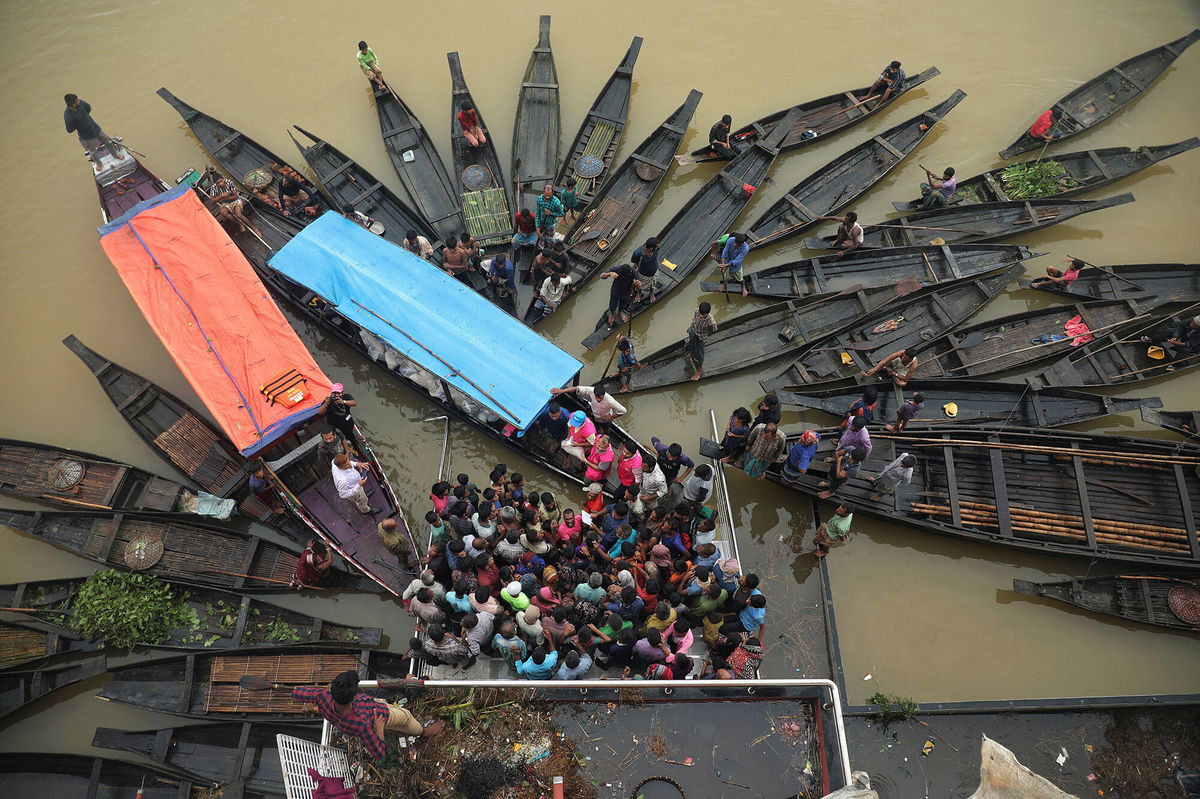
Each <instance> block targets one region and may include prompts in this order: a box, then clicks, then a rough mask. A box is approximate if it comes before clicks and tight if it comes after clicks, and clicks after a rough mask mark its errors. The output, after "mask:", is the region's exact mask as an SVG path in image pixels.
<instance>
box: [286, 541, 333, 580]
mask: <svg viewBox="0 0 1200 799" xmlns="http://www.w3.org/2000/svg"><path fill="white" fill-rule="evenodd" d="M331 568H333V555H332V554H330V552H329V547H327V546H325V544H324V543H323V542H321V541H315V540H313V539H311V538H310V539H308V543H307V544H305V546H304V551H303V552H301V553H300V559H299V560H297V561H296V569H295V571H293V572H292V583H291V586H292V588H317V587H318V586H320V585H321V583H323V582H325V577H326V576H327V575H328V574H329V570H330V569H331Z"/></svg>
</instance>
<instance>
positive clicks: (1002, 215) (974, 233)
mask: <svg viewBox="0 0 1200 799" xmlns="http://www.w3.org/2000/svg"><path fill="white" fill-rule="evenodd" d="M1131 202H1133V195H1132V194H1120V195H1117V196H1116V197H1105V198H1104V199H1102V200H1023V201H1017V202H1008V203H980V204H979V205H964V206H962V207H959V206H954V205H951V206H949V207H946V208H935V209H934V210H932V211H921V212H920V213H916V214H910V215H908V216H902V217H899V218H897V219H889V220H887V221H886V222H880V223H879V224H876V225H863V234H864V235H863V243H862V245H861V247H860V249H872V248H879V247H907V246H910V245H913V244H929V243H931V242H933V240H934V239H941V240H942V241H945V242H947V243H949V244H961V243H965V242H971V241H995V240H996V239H1004V238H1008V237H1009V236H1018V235H1024V234H1026V233H1030V232H1032V231H1035V230H1041V229H1042V228H1044V227H1049V226H1050V225H1056V224H1058V223H1059V222H1066V221H1067V220H1068V219H1074V218H1075V217H1077V216H1080V215H1081V214H1087V213H1091V212H1092V211H1099V210H1101V209H1103V208H1112V207H1113V206H1116V205H1124V204H1125V203H1131ZM834 238H835V236H832V235H831V236H822V237H820V238H811V237H810V238H806V239H805V240H804V246H805V247H807V248H809V249H810V250H826V249H830V248H831V247H832V245H833V241H834Z"/></svg>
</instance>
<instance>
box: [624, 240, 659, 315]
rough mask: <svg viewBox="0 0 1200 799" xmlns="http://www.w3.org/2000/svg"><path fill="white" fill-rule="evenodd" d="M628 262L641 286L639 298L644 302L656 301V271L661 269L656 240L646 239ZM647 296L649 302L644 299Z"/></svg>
mask: <svg viewBox="0 0 1200 799" xmlns="http://www.w3.org/2000/svg"><path fill="white" fill-rule="evenodd" d="M629 262H630V263H631V264H633V267H634V268H635V269H637V274H638V283H640V284H641V289H642V291H641V298H642V300H643V301H646V302H654V301H655V300H656V299H658V297H657V295H656V294H655V292H656V291H657V290H658V270H659V269H660V268H661V267H662V256H661V255H659V253H658V239H657V238H656V237H654V236H651V237H650V238H648V239H646V243H645V244H643V245H642V246H641V247H638V248H637V249H636V250H634V251H633V255H631V256H629ZM647 296H649V300H646V297H647Z"/></svg>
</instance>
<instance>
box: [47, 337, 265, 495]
mask: <svg viewBox="0 0 1200 799" xmlns="http://www.w3.org/2000/svg"><path fill="white" fill-rule="evenodd" d="M63 344H66V345H67V349H69V350H71V352H73V353H75V354H76V355H78V356H79V359H80V360H81V361H83V362H84V363H85V364H86V365H87V367H88V369H90V370H91V371H92V376H93V377H95V378H96V381H97V382H98V383H99V384H100V387H101V388H102V389H103V390H104V393H105V394H107V395H108V398H109V400H111V401H112V403H113V405H115V406H116V408H117V412H118V413H120V414H121V417H122V418H123V419H125V421H126V422H128V423H129V426H130V427H132V428H133V431H134V432H135V433H137V434H138V437H139V438H141V439H142V441H144V442H146V444H147V446H149V447H150V448H151V449H152V450H154V452H155V454H157V455H158V456H159V457H160V458H162V459H163V460H165V461H166V462H167V463H170V464H171V465H172V466H174V467H175V468H176V469H177V470H178V471H179V472H181V473H182V474H184V475H186V476H187V478H188V482H189V483H190V484H191V485H193V486H196V487H199V488H202V489H204V490H205V491H207V492H209V493H210V494H215V495H217V496H218V497H231V496H234V495H235V494H237V493H238V492H239V491H240V490H241V489H242V488H243V487H244V486H245V485H246V481H247V474H246V470H245V458H243V457H242V456H241V454H240V453H238V451H237V450H236V449H234V447H233V445H232V444H231V443H229V440H228V439H227V438H225V435H224V434H223V433H222V432H221V431H220V430H218V429H217V428H216V426H214V425H213V424H212V422H210V421H208V419H206V418H205V417H203V416H201V415H200V414H198V413H195V412H194V411H193V410H192V409H191V408H190V407H188V405H187V404H186V403H185V402H183V400H181V399H179V398H178V397H176V396H175V395H174V394H171V393H169V392H168V391H166V390H165V389H163V388H162V387H160V386H158V385H156V384H155V383H152V382H151V381H149V380H147V379H146V378H144V377H142V376H141V375H139V374H137V373H136V372H133V371H131V370H130V369H127V368H125V367H124V366H121V365H120V364H116V363H113V362H112V361H110V360H107V359H106V358H103V357H101V356H100V355H99V354H98V353H97V352H95V351H94V350H92V349H89V348H88V347H87V346H86V345H85V344H84V343H83V342H82V341H80V340H79V339H77V338H75V336H73V335H72V336H67V337H66V338H65V339H63Z"/></svg>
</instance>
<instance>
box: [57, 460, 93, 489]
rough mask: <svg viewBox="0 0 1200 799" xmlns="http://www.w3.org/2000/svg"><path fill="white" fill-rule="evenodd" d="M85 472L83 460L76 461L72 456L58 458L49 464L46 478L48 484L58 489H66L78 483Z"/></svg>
mask: <svg viewBox="0 0 1200 799" xmlns="http://www.w3.org/2000/svg"><path fill="white" fill-rule="evenodd" d="M86 472H87V467H86V466H84V465H83V461H77V460H75V459H74V458H59V459H58V460H56V461H55V462H54V463H52V464H51V465H50V473H49V475H48V478H49V480H50V485H52V486H54V487H55V488H57V489H58V490H59V491H66V490H67V489H68V488H74V487H75V486H77V485H79V481H80V480H82V479H83V475H84V474H85V473H86Z"/></svg>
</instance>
